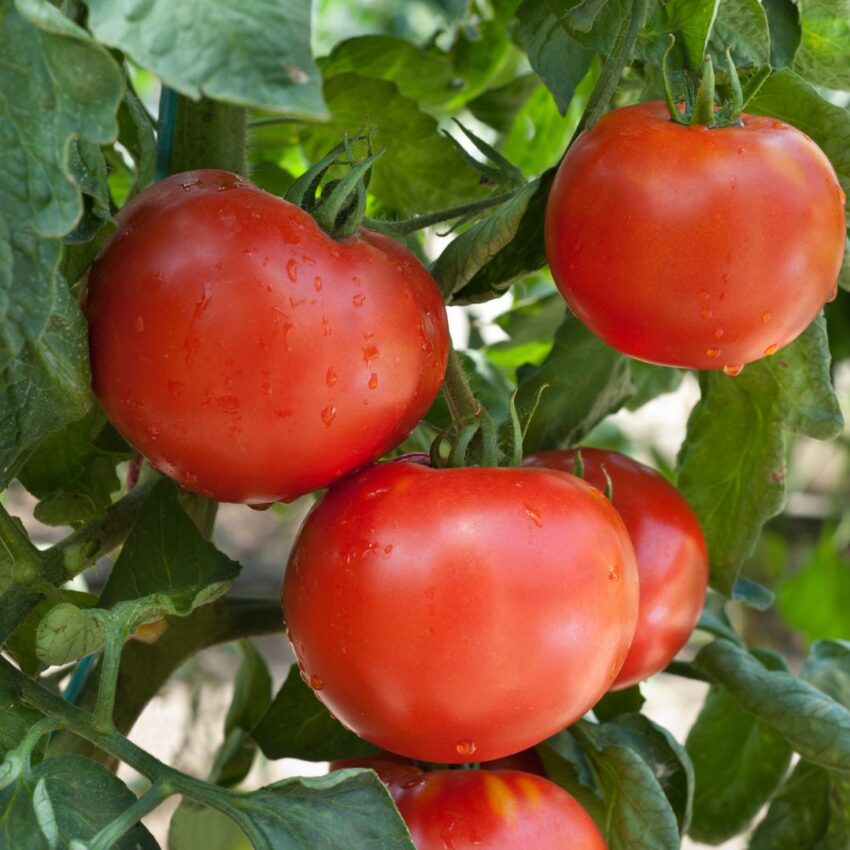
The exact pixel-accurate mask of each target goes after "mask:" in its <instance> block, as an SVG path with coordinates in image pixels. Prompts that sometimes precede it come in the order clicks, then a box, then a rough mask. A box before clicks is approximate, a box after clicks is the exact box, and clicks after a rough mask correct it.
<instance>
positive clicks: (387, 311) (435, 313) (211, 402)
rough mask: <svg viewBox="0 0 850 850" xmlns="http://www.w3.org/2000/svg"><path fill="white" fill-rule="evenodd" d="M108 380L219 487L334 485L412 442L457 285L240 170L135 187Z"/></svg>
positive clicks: (98, 307)
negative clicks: (448, 288)
mask: <svg viewBox="0 0 850 850" xmlns="http://www.w3.org/2000/svg"><path fill="white" fill-rule="evenodd" d="M86 313H87V316H88V320H89V325H90V346H91V361H92V372H93V377H94V390H95V393H96V395H97V397H98V399H99V401H100V403H101V405H102V406H103V409H104V411H105V412H106V414H107V416H108V417H109V419H110V420H111V421H112V422H113V424H114V425H115V426H116V427H117V428H118V430H119V431H120V432H121V433H122V434H123V435H124V436H125V437H126V438H127V439H128V440H129V441H130V442H131V443H132V444H133V445H134V446H135V447H136V448H137V449H138V450H139V451H140V452H141V453H142V454H144V455H145V457H147V458H148V460H149V461H150V463H151V465H153V466H154V467H156V468H157V469H160V470H162V471H163V472H165V473H166V474H168V475H170V476H171V477H173V478H175V479H177V481H179V482H180V484H182V485H183V486H184V487H186V488H188V489H190V490H194V491H196V492H198V493H202V494H204V495H206V496H209V497H211V498H215V499H220V500H224V501H231V502H249V503H263V502H270V501H275V500H278V499H282V500H291V499H293V498H294V497H296V496H299V495H301V494H303V493H306V492H309V491H311V490H315V489H316V488H319V487H324V486H326V485H328V484H330V483H331V482H332V481H334V480H335V479H337V478H339V477H340V476H341V475H343V474H345V473H346V472H348V471H350V470H352V469H354V468H356V467H358V466H361V465H363V464H365V463H367V462H369V461H371V460H373V459H375V458H377V457H379V456H380V455H382V454H385V453H386V452H387V451H388V450H390V449H391V448H393V447H394V446H395V445H397V444H398V443H399V442H400V441H401V440H402V439H404V437H405V436H407V434H408V433H409V432H410V431H411V430H412V429H413V428H414V427H415V425H416V423H417V422H418V421H419V419H420V418H421V417H422V416H423V415H424V413H425V412H426V411H427V409H428V407H429V406H430V404H431V402H432V401H433V399H434V397H435V396H436V394H437V392H438V390H439V387H440V384H441V381H442V377H443V373H444V370H445V365H446V358H447V355H448V344H449V337H448V329H447V322H446V313H445V307H444V305H443V301H442V298H441V296H440V292H439V290H438V288H437V286H436V284H435V283H434V281H433V280H432V278H431V277H430V275H429V274H428V272H427V271H426V270H425V269H424V268H423V266H422V265H421V264H420V263H419V262H418V260H417V259H416V258H415V257H414V256H413V255H412V254H411V253H410V252H409V251H407V250H406V249H405V248H403V247H402V246H400V245H398V244H397V243H395V242H393V241H392V240H390V239H388V238H386V237H385V236H381V235H379V234H377V233H372V232H369V231H365V230H363V231H361V232H360V233H359V235H357V236H355V237H353V238H350V239H343V240H339V241H336V240H334V239H333V238H332V237H330V236H329V235H327V234H326V233H324V232H323V231H322V230H321V229H320V228H319V226H318V225H317V224H316V223H315V222H314V220H313V219H312V218H311V217H310V216H309V215H308V214H307V213H305V212H304V211H303V210H301V209H299V208H297V207H295V206H293V205H292V204H289V203H287V202H286V201H283V200H281V199H280V198H276V197H274V196H272V195H269V194H267V193H266V192H263V191H260V190H259V189H257V188H256V187H255V186H253V185H252V184H251V183H249V182H247V181H246V180H243V179H242V178H240V177H237V176H236V175H233V174H229V173H227V172H223V171H194V172H189V173H186V174H178V175H174V176H173V177H169V178H168V179H167V180H163V181H162V182H160V183H157V184H156V185H154V186H152V187H151V188H150V189H148V190H146V191H145V192H143V193H142V194H141V195H139V196H138V197H136V198H135V199H134V200H132V201H131V202H130V203H129V204H128V205H127V207H126V208H125V209H124V210H122V211H121V213H120V214H119V216H118V229H117V231H116V232H115V233H114V234H113V236H112V237H111V238H110V240H109V241H108V242H107V244H106V245H105V247H104V249H103V251H102V253H101V254H100V256H99V257H98V259H97V260H96V261H95V263H94V265H93V266H92V268H91V271H90V273H89V282H88V294H87V305H86Z"/></svg>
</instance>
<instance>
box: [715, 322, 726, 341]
mask: <svg viewBox="0 0 850 850" xmlns="http://www.w3.org/2000/svg"><path fill="white" fill-rule="evenodd" d="M724 333H725V331H724V330H723V328H722V327H720V325H718V326H717V327H716V328H715V329H714V338H715V339H722V338H723V334H724Z"/></svg>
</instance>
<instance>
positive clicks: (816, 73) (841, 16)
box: [794, 0, 850, 90]
mask: <svg viewBox="0 0 850 850" xmlns="http://www.w3.org/2000/svg"><path fill="white" fill-rule="evenodd" d="M797 7H798V9H799V13H800V29H801V30H802V38H801V41H800V46H799V48H798V50H797V53H796V56H795V57H794V69H795V70H797V71H799V72H800V73H801V74H802V75H803V76H804V77H806V79H808V80H810V81H811V82H813V83H816V84H817V85H820V86H826V87H827V88H831V89H845V90H848V89H850V0H797Z"/></svg>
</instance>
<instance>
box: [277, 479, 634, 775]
mask: <svg viewBox="0 0 850 850" xmlns="http://www.w3.org/2000/svg"><path fill="white" fill-rule="evenodd" d="M283 604H284V614H285V618H286V623H287V626H288V631H289V637H290V640H291V641H292V644H293V647H294V649H295V654H296V656H297V658H298V662H299V664H300V666H301V670H302V673H303V675H304V677H305V680H307V681H309V682H310V684H311V686H312V687H313V688H314V690H315V691H316V692H317V694H318V696H319V698H320V699H321V700H322V701H323V702H324V703H325V704H326V705H327V706H328V708H329V709H330V710H331V711H332V712H333V713H334V715H336V717H338V718H339V719H340V720H341V721H342V722H343V723H344V724H346V725H347V726H349V727H350V728H351V729H353V730H354V731H355V732H356V733H357V734H358V735H360V736H361V737H362V738H365V739H366V740H368V741H371V742H372V743H374V744H376V745H377V746H379V747H382V748H384V749H388V750H391V751H392V752H395V753H401V754H403V755H406V756H410V757H411V758H416V759H421V760H423V761H433V762H442V763H453V762H465V761H466V762H468V761H479V760H488V759H495V758H500V757H502V756H506V755H510V754H511V753H515V752H518V751H519V750H522V749H524V748H525V747H528V746H531V745H533V744H536V743H537V742H539V741H541V740H542V739H544V738H546V737H548V736H549V735H551V734H553V733H554V732H556V731H558V730H560V729H562V728H564V727H565V726H567V725H569V724H570V723H572V722H573V721H574V720H576V719H577V718H578V717H580V716H581V715H582V714H584V713H585V712H586V711H587V710H588V709H589V708H590V707H591V706H593V705H594V704H595V702H596V701H597V700H598V699H599V697H600V696H601V695H602V694H603V693H604V692H605V691H606V690H607V689H608V688H609V687H610V685H611V683H612V682H613V681H614V677H615V676H616V675H617V673H618V672H619V670H620V666H621V665H622V663H623V659H624V658H625V657H626V652H627V650H628V647H629V643H630V642H631V639H632V635H633V634H634V627H635V622H636V618H637V568H636V566H635V560H634V551H633V549H632V546H631V542H630V541H629V537H628V533H627V532H626V529H625V526H624V525H623V523H622V520H621V519H620V517H619V515H618V514H617V512H616V511H615V510H614V509H613V508H612V507H611V505H610V504H609V502H608V501H607V500H606V499H605V498H604V496H603V495H602V494H601V493H600V492H599V491H598V490H596V489H595V488H593V487H590V486H589V485H588V484H586V483H585V482H584V481H581V480H580V479H577V478H575V477H573V476H571V475H568V474H566V473H563V472H555V471H551V470H538V469H488V468H473V469H447V470H435V469H430V468H428V467H425V466H422V465H419V464H416V463H404V462H389V463H384V464H379V465H378V466H374V467H372V468H370V469H367V470H365V471H363V472H360V473H357V474H355V475H351V476H349V477H348V478H346V479H345V480H344V481H342V482H340V483H339V484H337V485H336V486H335V487H333V488H331V489H330V490H329V491H328V493H327V494H326V495H325V497H324V498H323V499H322V501H321V502H320V503H319V504H318V505H317V506H316V507H315V508H314V509H313V511H312V513H311V514H310V515H309V516H308V518H307V520H306V521H305V524H304V526H303V528H302V529H301V532H300V534H299V537H298V540H297V541H296V543H295V547H294V549H293V552H292V555H291V556H290V560H289V565H288V567H287V573H286V578H285V582H284V594H283Z"/></svg>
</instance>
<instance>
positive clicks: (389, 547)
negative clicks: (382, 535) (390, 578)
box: [384, 543, 393, 555]
mask: <svg viewBox="0 0 850 850" xmlns="http://www.w3.org/2000/svg"><path fill="white" fill-rule="evenodd" d="M392 551H393V544H392V543H387V545H386V546H384V554H385V555H389V554H390V553H391V552H392Z"/></svg>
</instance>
